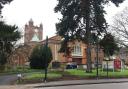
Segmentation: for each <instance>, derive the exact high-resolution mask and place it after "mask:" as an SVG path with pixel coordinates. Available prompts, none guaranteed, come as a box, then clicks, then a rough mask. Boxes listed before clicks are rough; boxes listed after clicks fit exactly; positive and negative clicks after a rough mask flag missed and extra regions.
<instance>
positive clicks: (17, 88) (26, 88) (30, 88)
mask: <svg viewBox="0 0 128 89" xmlns="http://www.w3.org/2000/svg"><path fill="white" fill-rule="evenodd" d="M124 82H128V79H99V80H70V81H55V82H46V83H37V84H25V85H6V86H5V85H2V86H0V89H38V88H42V87H57V86H70V85H87V84H102V83H124Z"/></svg>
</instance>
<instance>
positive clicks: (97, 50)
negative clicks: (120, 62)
mask: <svg viewBox="0 0 128 89" xmlns="http://www.w3.org/2000/svg"><path fill="white" fill-rule="evenodd" d="M92 35H93V40H94V41H96V77H97V79H98V78H99V72H98V67H99V63H98V57H99V55H98V52H99V47H98V33H97V32H96V31H92Z"/></svg>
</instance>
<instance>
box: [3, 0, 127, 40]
mask: <svg viewBox="0 0 128 89" xmlns="http://www.w3.org/2000/svg"><path fill="white" fill-rule="evenodd" d="M56 4H57V0H13V1H12V2H11V4H9V5H5V7H4V8H3V10H2V15H3V17H4V20H5V21H6V22H7V23H9V24H16V25H18V26H19V27H20V28H21V29H23V28H24V25H25V24H26V23H28V21H29V20H30V19H31V18H32V19H33V21H34V24H35V25H38V24H40V23H42V24H43V32H44V34H43V38H45V37H46V35H48V36H49V37H51V36H54V35H55V33H56V29H55V23H56V22H57V21H58V18H59V17H61V15H59V14H57V13H54V10H53V9H54V7H55V6H56ZM127 5H128V0H125V2H124V3H123V4H120V7H118V8H116V7H115V6H114V5H113V4H110V5H108V6H106V10H107V15H106V19H107V21H108V23H111V22H112V17H113V16H114V15H115V14H116V13H119V12H120V11H122V10H123V9H124V8H125V7H126V6H127Z"/></svg>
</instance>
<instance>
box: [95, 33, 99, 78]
mask: <svg viewBox="0 0 128 89" xmlns="http://www.w3.org/2000/svg"><path fill="white" fill-rule="evenodd" d="M96 49H97V52H96V65H97V66H96V77H97V79H98V77H99V72H98V67H99V63H98V56H99V55H98V52H99V48H98V36H97V39H96Z"/></svg>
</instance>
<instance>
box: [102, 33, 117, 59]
mask: <svg viewBox="0 0 128 89" xmlns="http://www.w3.org/2000/svg"><path fill="white" fill-rule="evenodd" d="M100 46H101V47H103V49H104V53H105V55H106V56H107V57H109V56H112V55H113V54H114V53H115V51H118V50H119V47H118V45H117V43H116V41H115V38H114V36H112V35H111V34H110V33H108V34H106V35H105V36H104V38H103V39H102V40H101V41H100Z"/></svg>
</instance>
